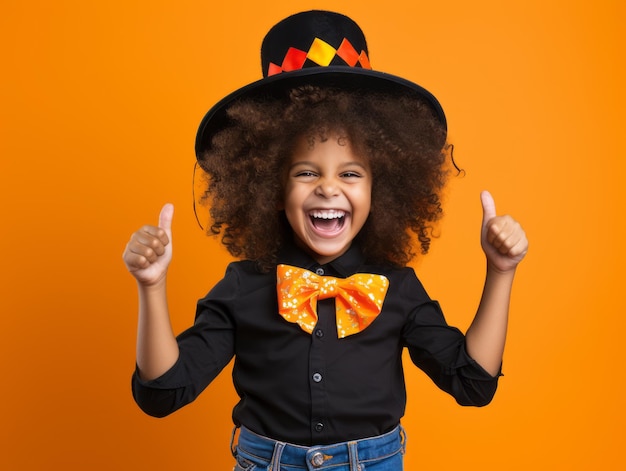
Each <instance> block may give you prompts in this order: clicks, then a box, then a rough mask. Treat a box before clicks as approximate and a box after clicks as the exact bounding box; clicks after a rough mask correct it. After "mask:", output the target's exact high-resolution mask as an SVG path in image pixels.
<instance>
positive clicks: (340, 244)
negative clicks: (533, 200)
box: [124, 11, 528, 471]
mask: <svg viewBox="0 0 626 471" xmlns="http://www.w3.org/2000/svg"><path fill="white" fill-rule="evenodd" d="M262 59H263V71H264V75H265V78H264V79H262V80H260V81H257V82H255V83H253V84H250V85H248V86H246V87H243V88H242V89H240V90H237V91H236V92H234V93H232V94H231V95H229V96H227V97H226V98H224V99H223V100H222V101H221V102H219V103H218V104H217V105H215V106H214V107H213V108H212V109H211V110H210V111H209V112H208V113H207V115H206V116H205V118H204V120H203V121H202V123H201V125H200V129H199V131H198V137H197V140H196V155H197V158H198V162H199V165H200V166H201V167H202V168H203V169H204V170H205V171H206V172H207V174H208V175H209V180H208V187H207V193H206V197H207V199H208V200H210V202H211V217H212V219H213V224H212V226H211V232H212V233H214V234H219V233H222V241H223V243H224V244H225V246H226V247H227V248H228V249H229V251H230V252H231V254H233V255H234V256H236V257H239V258H242V259H243V260H240V261H237V262H234V263H232V264H230V265H229V267H228V269H227V271H226V274H225V276H224V278H223V279H222V280H221V281H220V282H219V283H218V284H217V285H216V286H215V287H213V289H211V291H210V292H209V293H208V295H207V296H206V297H205V298H204V299H201V300H200V301H199V302H198V307H197V312H196V319H195V323H194V325H193V326H192V327H191V328H189V329H188V330H187V331H185V332H183V333H182V334H180V335H179V336H178V337H177V338H176V337H174V335H173V333H172V330H171V327H170V322H169V314H168V308H167V300H166V294H165V293H166V289H165V284H166V273H167V267H168V265H169V262H170V260H171V256H172V248H171V247H172V244H171V240H172V234H171V223H172V216H173V207H172V206H171V205H166V206H165V207H164V208H163V209H162V211H161V215H160V218H159V224H158V226H144V227H143V228H142V229H140V230H139V231H137V232H136V233H134V234H133V235H132V237H131V240H130V242H129V243H128V245H127V247H126V250H125V252H124V261H125V263H126V265H127V267H128V269H129V271H130V272H131V273H132V274H133V276H134V277H135V278H136V280H137V283H138V289H139V324H138V340H137V369H136V372H135V374H134V376H133V382H132V384H133V394H134V397H135V400H136V401H137V403H138V405H139V406H140V407H141V408H142V409H143V410H144V411H145V412H146V413H148V414H150V415H153V416H157V417H162V416H165V415H167V414H169V413H172V412H173V411H175V410H176V409H178V408H180V407H182V406H184V405H185V404H188V403H189V402H191V401H193V400H194V399H195V398H196V397H197V396H198V394H200V393H201V392H202V390H203V389H204V388H205V387H206V386H207V385H208V384H209V383H210V382H211V381H212V380H213V379H214V378H215V377H216V376H217V375H218V374H219V372H220V371H221V370H222V368H224V366H226V365H227V364H228V363H229V361H230V360H231V359H232V358H233V356H234V358H235V363H234V369H233V381H234V384H235V388H236V390H237V393H238V394H239V396H240V401H239V403H238V404H237V405H236V406H235V408H234V410H233V420H234V422H235V425H236V427H237V428H238V429H239V438H238V443H237V446H236V447H235V448H234V453H235V456H236V459H237V466H236V468H235V469H236V470H238V469H257V470H261V469H263V470H265V469H272V470H274V471H276V470H279V469H325V468H331V469H333V470H337V471H339V470H357V469H363V468H364V467H366V468H367V469H368V470H370V471H371V470H374V471H376V470H378V471H383V470H391V469H393V470H399V469H402V461H403V451H404V443H405V435H404V431H403V429H402V427H401V426H400V419H401V417H402V416H403V414H404V408H405V403H406V395H405V386H404V377H403V371H402V351H403V349H404V347H407V348H408V351H409V353H410V356H411V359H412V361H413V362H414V363H415V365H417V366H418V367H419V368H421V369H422V370H423V371H424V372H425V373H426V374H427V375H428V376H429V377H430V378H432V380H433V381H434V382H435V383H436V385H437V386H438V387H440V388H441V389H442V390H444V391H446V392H448V393H449V394H451V395H452V396H453V397H454V398H455V399H456V401H457V402H458V403H460V404H462V405H475V406H482V405H485V404H487V403H489V402H490V401H491V399H492V397H493V395H494V393H495V390H496V386H497V381H498V377H499V375H500V366H501V360H502V353H503V349H504V341H505V335H506V326H507V317H508V305H509V299H510V292H511V286H512V282H513V277H514V274H515V270H516V267H517V264H518V263H519V262H520V261H521V259H522V258H523V257H524V255H525V253H526V250H527V245H528V244H527V241H526V237H525V235H524V232H523V230H522V229H521V227H520V225H519V224H518V223H517V222H515V221H514V220H513V219H512V218H511V217H509V216H496V213H495V206H494V203H493V199H492V198H491V196H490V195H489V194H488V193H486V192H484V193H483V194H482V195H481V199H482V204H483V213H484V218H483V225H482V234H481V240H482V247H483V250H484V252H485V254H486V258H487V275H486V281H485V287H484V291H483V296H482V299H481V302H480V305H479V307H478V310H477V313H476V317H475V319H474V321H473V322H472V325H471V326H470V328H469V330H468V331H467V333H466V334H465V335H463V334H462V333H461V332H460V331H459V330H458V329H456V328H453V327H450V326H448V325H447V324H446V322H445V320H444V317H443V314H442V313H441V310H440V308H439V305H438V304H437V302H435V301H433V300H431V299H430V298H429V297H428V295H427V294H426V292H425V290H424V288H423V287H422V285H421V284H420V282H419V280H418V279H417V278H416V276H415V273H414V271H413V270H412V269H411V268H408V267H406V264H407V262H409V261H410V260H411V259H412V257H413V256H414V252H413V249H412V242H413V239H414V236H416V237H417V242H418V244H419V249H420V251H421V252H422V253H426V252H427V251H428V248H429V243H430V227H431V226H432V224H433V223H434V222H435V221H436V220H438V219H439V218H440V216H441V206H440V199H439V195H440V192H441V190H442V188H443V185H444V183H445V180H446V175H447V168H448V164H447V163H446V155H445V139H446V122H445V116H444V113H443V110H442V109H441V107H440V105H439V103H438V102H437V100H436V99H435V98H434V97H433V96H432V95H431V94H430V93H429V92H427V91H426V90H424V89H423V88H421V87H419V86H418V85H416V84H414V83H412V82H408V81H406V80H404V79H401V78H399V77H395V76H392V75H388V74H384V73H381V72H375V71H372V70H371V69H370V65H369V60H368V56H367V46H366V44H365V38H364V36H363V33H362V32H361V30H360V29H359V27H358V26H357V25H356V24H355V23H354V22H353V21H352V20H350V19H349V18H347V17H345V16H343V15H339V14H336V13H331V12H324V11H311V12H304V13H300V14H297V15H294V16H291V17H289V18H287V19H285V20H283V21H282V22H280V23H279V24H278V25H276V26H275V27H274V28H272V30H270V32H269V33H268V34H267V36H266V38H265V40H264V42H263V47H262ZM411 232H412V233H413V234H414V236H411ZM277 280H278V285H277Z"/></svg>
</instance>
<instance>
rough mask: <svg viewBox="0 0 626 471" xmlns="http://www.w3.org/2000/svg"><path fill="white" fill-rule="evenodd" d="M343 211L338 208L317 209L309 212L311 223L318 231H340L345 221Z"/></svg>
mask: <svg viewBox="0 0 626 471" xmlns="http://www.w3.org/2000/svg"><path fill="white" fill-rule="evenodd" d="M345 216H346V213H345V211H341V210H338V209H329V210H321V209H317V210H314V211H311V212H310V213H309V218H310V219H311V224H313V227H314V228H315V229H317V230H318V231H320V232H325V233H334V232H337V231H340V230H341V228H342V227H343V224H344V222H345Z"/></svg>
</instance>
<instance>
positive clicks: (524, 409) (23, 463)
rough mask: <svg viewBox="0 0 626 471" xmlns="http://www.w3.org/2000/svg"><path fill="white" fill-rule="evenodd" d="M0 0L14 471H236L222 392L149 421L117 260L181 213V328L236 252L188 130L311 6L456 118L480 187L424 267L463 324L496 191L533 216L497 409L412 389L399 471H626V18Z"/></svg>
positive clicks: (155, 0)
mask: <svg viewBox="0 0 626 471" xmlns="http://www.w3.org/2000/svg"><path fill="white" fill-rule="evenodd" d="M270 3H271V4H272V6H271V7H269V6H267V5H269V4H268V2H258V1H254V2H252V1H247V2H242V1H239V2H225V3H223V4H220V5H218V6H212V5H211V4H212V2H210V1H207V0H205V1H198V0H181V1H178V2H169V1H163V0H152V1H144V0H139V1H136V2H125V1H121V0H108V1H103V0H100V1H94V2H85V1H78V0H74V1H71V0H60V1H56V2H44V1H41V0H39V1H25V2H17V1H14V0H5V1H4V2H3V5H2V14H1V15H0V44H1V46H0V47H1V56H0V61H1V64H2V65H1V67H2V73H1V76H0V81H1V86H0V124H1V126H0V155H1V167H0V195H1V197H2V204H3V211H4V212H3V216H2V224H1V231H0V237H1V240H0V242H1V247H2V250H3V255H2V261H1V262H0V263H1V264H2V269H1V272H0V273H1V274H0V276H1V277H2V278H1V280H0V281H1V282H0V287H1V290H2V293H1V296H0V313H1V320H2V323H1V327H0V361H1V364H0V366H1V368H0V371H1V373H0V375H1V378H2V380H1V381H2V383H1V384H2V386H1V387H0V403H1V404H2V412H1V413H0V417H1V418H0V431H1V434H2V435H1V436H0V469H3V470H4V469H6V470H39V469H41V470H43V469H57V468H58V469H61V468H63V469H81V470H83V469H88V470H100V469H101V470H105V469H106V470H108V469H129V470H130V469H164V470H168V469H172V470H173V469H210V470H213V469H224V470H225V469H230V468H231V466H232V459H231V457H230V455H229V451H228V442H229V434H230V430H231V423H230V410H231V408H232V406H233V404H234V403H235V400H236V398H235V394H234V392H233V388H232V386H231V379H230V375H229V372H228V371H226V372H225V373H224V374H222V375H221V376H220V377H219V378H218V380H217V381H216V382H215V383H214V384H213V385H212V386H210V387H209V388H208V389H207V390H206V391H205V393H204V394H203V395H202V396H201V397H200V398H199V399H198V400H197V401H196V402H195V403H194V404H192V405H190V406H188V407H186V408H185V409H183V410H181V411H179V412H178V413H176V414H174V415H172V416H170V417H168V418H165V419H160V420H158V419H153V418H150V417H148V416H145V415H143V414H142V413H141V412H140V411H139V409H138V408H137V407H136V406H135V404H134V403H133V401H132V398H131V394H130V374H131V371H132V369H133V365H134V336H135V322H136V293H135V285H134V281H133V280H132V278H131V277H130V275H128V274H127V273H126V271H125V269H124V266H123V263H122V260H121V253H122V250H123V248H124V245H125V244H126V241H127V239H128V237H129V235H130V233H131V232H132V231H134V230H135V229H136V228H138V227H139V226H140V225H141V224H144V223H146V222H156V218H157V215H158V212H159V209H160V207H161V205H162V204H163V203H165V202H167V201H170V202H173V203H174V204H175V205H176V207H177V213H176V216H175V219H174V230H175V256H174V262H173V265H172V267H171V272H170V285H169V289H170V302H171V309H172V312H173V324H174V328H175V329H176V331H177V332H178V331H180V330H182V329H183V328H185V327H186V326H188V325H189V324H190V323H191V322H192V319H193V315H194V308H195V302H196V300H197V299H198V298H199V297H201V296H203V295H204V294H205V292H206V291H207V290H208V289H209V288H210V287H211V286H212V285H213V283H215V282H216V281H217V280H218V279H219V278H220V277H221V275H222V273H223V270H224V267H225V265H226V263H227V262H228V260H229V259H228V256H227V254H226V253H225V251H224V250H223V249H222V248H221V247H220V246H219V244H218V242H216V241H215V240H213V239H211V238H207V237H205V236H204V235H203V233H202V231H201V230H200V229H199V228H198V227H197V225H196V222H195V219H194V216H193V212H192V198H191V175H192V168H193V163H194V154H193V142H194V136H195V131H196V127H197V125H198V123H199V121H200V119H201V118H202V116H203V115H204V113H205V112H206V111H207V109H208V108H209V107H210V106H211V105H212V104H213V103H214V102H215V101H217V100H218V99H219V98H221V97H222V96H224V95H225V94H226V93H228V92H230V91H232V90H233V89H235V88H237V87H239V86H242V85H244V84H246V83H248V82H251V81H253V80H256V79H257V78H259V77H260V71H259V59H258V48H259V45H260V42H261V39H262V37H263V35H264V34H265V32H266V31H267V29H268V28H269V27H270V26H271V25H272V24H274V23H275V22H276V21H277V20H279V19H280V18H282V17H284V16H286V15H287V14H290V13H293V12H295V11H296V10H300V9H307V8H330V9H337V10H340V11H342V12H345V13H347V14H349V15H351V16H353V17H354V18H355V19H356V20H357V22H358V23H359V24H360V25H361V26H362V27H363V29H364V30H365V32H366V35H367V36H368V40H369V44H370V52H371V59H372V63H373V65H374V68H376V69H378V70H384V71H388V72H392V73H395V74H397V75H401V76H405V77H407V78H410V79H413V80H415V81H417V82H418V83H420V84H422V85H424V86H425V87H426V88H428V89H430V90H431V91H432V92H433V93H434V94H435V95H436V96H437V97H438V98H439V99H440V101H441V102H442V104H443V106H444V108H445V110H446V112H447V115H448V118H449V125H450V137H451V139H452V141H453V142H454V143H455V144H456V150H455V157H456V159H457V161H458V163H459V164H460V165H461V166H462V167H463V168H464V169H465V170H466V171H467V175H466V176H465V177H463V178H455V179H453V180H452V181H451V184H450V187H449V192H448V195H447V201H446V210H447V215H446V218H445V220H444V221H443V223H442V224H441V228H440V232H441V237H440V238H439V239H438V240H436V241H435V243H434V246H433V249H432V253H431V254H430V255H429V256H427V257H426V258H425V259H423V260H422V261H419V262H417V263H416V264H415V266H416V269H417V271H418V274H419V276H420V277H421V278H422V280H423V282H424V283H425V285H426V287H427V288H428V290H429V292H430V294H431V296H433V297H434V298H437V299H439V300H440V301H441V303H442V304H443V306H444V310H445V312H446V313H447V317H448V320H449V322H450V323H452V324H454V325H458V326H459V327H461V328H462V329H465V328H466V327H467V326H468V325H469V322H470V320H471V317H472V315H473V310H474V308H475V305H476V303H477V301H478V296H479V294H480V289H481V284H482V278H483V270H484V266H483V265H484V262H483V256H482V253H481V251H480V248H479V245H478V242H477V241H478V230H479V224H480V204H479V199H478V194H479V191H480V190H481V189H483V188H488V189H489V190H491V191H492V193H493V194H494V196H495V198H496V203H497V204H498V207H499V210H500V212H510V213H512V214H514V215H515V216H516V217H517V218H518V219H519V220H521V221H522V222H523V223H524V225H525V228H526V230H527V232H528V234H529V238H530V240H531V250H530V253H529V255H528V257H527V260H526V261H525V262H524V263H523V266H522V267H521V268H520V270H519V273H518V278H517V280H516V286H515V290H514V299H513V303H512V318H511V324H510V336H509V341H508V345H507V351H506V357H505V365H504V371H505V374H506V376H505V377H504V378H502V380H501V383H500V389H499V392H498V394H497V395H496V398H495V400H494V402H493V403H492V404H491V405H490V406H488V407H486V408H482V409H474V408H462V407H460V406H457V405H456V404H455V403H454V401H453V400H452V399H451V398H449V397H448V396H446V395H445V394H444V393H441V392H440V391H438V390H436V388H435V387H434V386H432V384H431V383H430V382H429V380H428V379H426V378H425V376H424V375H423V374H422V373H421V372H419V371H418V370H416V369H414V368H408V369H407V382H408V389H409V403H408V408H407V414H406V417H405V420H404V425H405V427H406V428H407V429H408V432H409V444H408V454H407V457H406V463H407V469H411V470H412V469H450V470H453V469H459V468H461V467H463V469H477V470H478V469H480V470H500V469H512V470H517V469H520V470H521V469H534V470H552V469H574V470H584V469H600V468H601V469H618V468H619V467H620V466H623V453H622V451H621V448H622V447H623V440H624V428H625V427H624V419H625V417H624V415H625V414H624V412H625V411H624V402H625V400H624V388H625V386H626V383H625V380H624V354H623V347H622V343H623V341H622V338H623V335H624V334H623V333H624V327H625V321H624V315H623V312H624V310H623V305H622V303H621V302H620V301H621V300H622V298H623V294H622V293H623V292H624V286H623V282H624V277H623V274H622V270H623V266H624V263H625V262H626V260H625V258H626V257H625V252H624V241H625V240H626V239H625V237H624V236H625V234H624V223H623V221H622V219H623V217H624V207H623V203H622V200H623V196H624V195H623V193H624V191H623V184H622V180H623V179H624V178H625V175H626V166H625V164H624V152H623V142H622V139H623V137H624V118H623V116H624V113H623V110H624V108H625V106H626V99H625V92H624V84H625V83H626V77H625V74H624V50H625V47H624V46H625V45H626V44H625V41H624V36H623V33H622V31H623V29H622V28H623V23H624V21H625V20H626V14H625V13H626V12H625V8H624V6H623V5H624V3H623V2H622V1H620V0H614V1H609V0H599V1H596V2H588V1H576V0H554V1H549V0H548V1H546V0H527V1H525V2H502V1H495V0H494V1H481V0H479V1H474V2H466V1H460V0H456V1H455V0H440V1H437V2H432V1H417V2H407V1H402V2H394V1H391V2H381V1H379V0H376V1H373V0H366V1H364V0H360V1H316V2H310V3H309V2H307V3H305V2H299V3H298V5H297V6H294V2H293V1H285V0H274V1H273V2H270Z"/></svg>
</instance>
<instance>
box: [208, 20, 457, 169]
mask: <svg viewBox="0 0 626 471" xmlns="http://www.w3.org/2000/svg"><path fill="white" fill-rule="evenodd" d="M261 65H262V68H263V78H262V79H261V80H258V81H256V82H253V83H251V84H249V85H246V86H245V87H242V88H240V89H239V90H236V91H234V92H233V93H231V94H229V95H227V96H226V97H224V98H223V99H222V100H220V101H219V102H218V103H217V104H216V105H215V106H213V108H211V109H210V110H209V112H208V113H207V114H206V115H205V116H204V118H203V120H202V122H201V123H200V127H199V128H198V134H197V136H196V156H197V157H198V158H200V156H201V154H202V153H203V152H204V151H205V150H207V149H209V148H210V147H211V138H212V137H213V135H214V134H215V133H217V132H218V131H219V130H221V129H223V128H224V127H225V126H226V125H227V124H228V118H227V116H226V108H228V106H229V105H230V104H231V103H233V102H234V101H235V100H237V99H238V98H241V97H250V98H253V97H257V96H275V97H280V96H283V95H285V91H286V90H289V89H292V88H294V87H297V86H300V85H304V84H313V85H319V86H332V87H338V88H346V89H366V90H372V91H382V92H388V93H403V94H407V93H408V94H413V95H418V96H420V97H421V98H423V99H424V101H425V102H426V103H428V104H430V106H431V107H432V108H433V112H434V114H435V115H436V116H437V117H438V119H439V121H440V122H441V124H442V125H443V126H444V128H445V126H446V117H445V114H444V112H443V109H442V108H441V105H440V104H439V102H438V101H437V99H436V98H435V97H434V96H433V95H432V94H431V93H430V92H429V91H428V90H426V89H424V88H422V87H420V86H419V85H417V84H415V83H413V82H410V81H409V80H405V79H403V78H401V77H397V76H395V75H391V74H387V73H384V72H377V71H374V70H371V65H370V62H369V57H368V50H367V43H366V41H365V35H364V34H363V31H361V28H359V26H358V25H357V24H356V23H355V22H354V21H353V20H351V19H350V18H348V17H347V16H345V15H341V14H339V13H333V12H329V11H320V10H313V11H305V12H302V13H297V14H295V15H292V16H289V17H287V18H285V19H284V20H282V21H281V22H280V23H278V24H276V25H275V26H274V27H273V28H272V29H270V31H269V32H268V33H267V35H266V36H265V39H264V40H263V44H262V46H261Z"/></svg>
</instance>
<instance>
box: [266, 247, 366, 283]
mask: <svg viewBox="0 0 626 471" xmlns="http://www.w3.org/2000/svg"><path fill="white" fill-rule="evenodd" d="M364 262H365V257H364V256H363V253H362V252H361V249H360V248H359V246H358V244H356V243H353V244H352V245H351V246H350V248H348V250H347V251H346V253H344V254H343V255H341V256H339V257H337V258H336V259H334V260H333V261H332V262H329V263H327V264H325V265H321V267H323V268H325V271H328V272H335V273H337V275H338V276H341V277H344V278H346V277H348V276H351V275H353V274H355V273H356V272H357V270H358V269H359V267H360V266H361V265H363V263H364ZM278 263H284V264H286V265H294V266H297V267H300V268H305V269H307V270H311V271H315V269H316V268H318V267H320V264H319V263H317V262H316V261H315V260H314V259H313V257H311V256H310V255H309V254H308V253H306V252H305V251H304V250H302V249H300V248H299V247H297V246H296V245H295V244H294V243H292V242H290V243H288V244H285V246H284V247H283V248H282V249H281V251H280V253H279V255H278Z"/></svg>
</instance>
